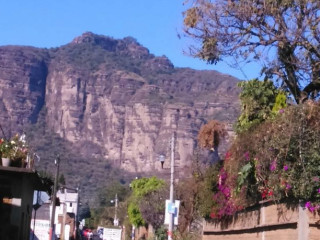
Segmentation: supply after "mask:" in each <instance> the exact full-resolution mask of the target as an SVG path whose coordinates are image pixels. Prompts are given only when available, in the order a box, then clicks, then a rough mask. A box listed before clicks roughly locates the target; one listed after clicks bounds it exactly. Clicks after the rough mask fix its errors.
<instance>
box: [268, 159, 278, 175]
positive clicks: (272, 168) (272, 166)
mask: <svg viewBox="0 0 320 240" xmlns="http://www.w3.org/2000/svg"><path fill="white" fill-rule="evenodd" d="M276 168H277V162H276V160H273V162H272V163H271V165H270V171H272V172H273V171H275V170H276Z"/></svg>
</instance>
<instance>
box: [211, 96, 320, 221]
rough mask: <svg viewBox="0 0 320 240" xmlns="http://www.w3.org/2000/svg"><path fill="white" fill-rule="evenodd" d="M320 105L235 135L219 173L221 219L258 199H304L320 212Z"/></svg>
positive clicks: (294, 109) (293, 109)
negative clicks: (235, 137)
mask: <svg viewBox="0 0 320 240" xmlns="http://www.w3.org/2000/svg"><path fill="white" fill-rule="evenodd" d="M319 118H320V104H319V103H315V102H307V103H305V104H300V105H295V106H290V107H287V108H285V109H283V110H282V111H281V114H278V115H277V116H276V117H274V118H273V119H269V120H266V121H265V122H264V123H261V124H260V125H259V126H257V127H256V128H255V129H254V130H251V131H246V132H244V133H242V134H239V135H238V136H237V139H236V140H235V142H234V143H233V145H232V147H231V148H230V151H229V152H228V153H227V155H226V159H225V161H224V166H223V168H222V170H221V171H220V174H219V180H218V185H219V189H218V191H217V193H216V194H215V195H214V202H215V204H216V205H217V207H216V208H213V211H212V214H211V216H212V217H218V218H221V217H223V216H225V215H232V214H233V213H234V212H235V211H237V210H239V209H241V208H243V207H246V206H248V205H251V204H254V203H257V202H258V201H260V200H264V199H270V200H275V201H278V200H287V201H296V202H297V201H299V200H304V201H305V202H306V207H307V208H308V209H309V210H310V211H314V210H317V209H320V179H319V176H320V168H319V163H320V152H319V149H320V138H319V135H320V122H319Z"/></svg>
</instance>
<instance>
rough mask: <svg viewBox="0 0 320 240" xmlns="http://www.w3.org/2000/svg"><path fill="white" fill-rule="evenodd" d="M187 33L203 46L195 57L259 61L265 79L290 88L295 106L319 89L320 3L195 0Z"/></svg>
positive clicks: (187, 17)
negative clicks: (270, 79) (271, 79)
mask: <svg viewBox="0 0 320 240" xmlns="http://www.w3.org/2000/svg"><path fill="white" fill-rule="evenodd" d="M192 2H193V4H192V6H191V7H190V8H189V9H188V10H187V11H186V12H185V15H184V16H185V18H184V25H185V32H186V34H187V35H188V36H191V37H193V38H195V39H197V40H200V46H197V45H194V46H193V47H191V53H192V54H193V55H194V56H196V57H200V58H202V59H204V60H206V61H208V62H209V63H216V62H218V61H220V60H223V58H225V57H230V56H231V57H234V59H235V61H236V63H238V61H244V62H251V61H257V62H259V63H261V64H262V65H263V66H262V67H263V68H262V72H261V73H262V74H265V76H266V78H273V79H274V80H276V81H278V82H279V84H280V85H281V86H282V87H284V88H286V89H287V90H288V91H289V92H290V93H291V94H292V96H293V98H294V99H295V101H296V102H297V103H300V102H303V101H304V100H306V99H314V98H316V97H317V96H318V94H319V89H320V78H319V77H320V75H319V74H320V61H319V59H320V47H319V46H320V1H318V0H192Z"/></svg>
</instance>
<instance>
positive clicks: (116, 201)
mask: <svg viewBox="0 0 320 240" xmlns="http://www.w3.org/2000/svg"><path fill="white" fill-rule="evenodd" d="M114 201H115V205H114V220H113V225H114V226H119V220H118V218H117V208H118V194H117V193H116V198H115V199H114Z"/></svg>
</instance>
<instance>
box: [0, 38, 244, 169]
mask: <svg viewBox="0 0 320 240" xmlns="http://www.w3.org/2000/svg"><path fill="white" fill-rule="evenodd" d="M0 68H1V71H0V121H1V125H2V127H3V128H4V130H5V131H6V132H7V134H8V135H10V134H13V133H14V132H16V131H20V130H21V129H23V126H24V124H26V123H36V122H37V120H38V116H39V114H40V112H41V110H45V111H44V112H45V122H46V126H47V127H48V128H50V129H51V130H52V131H54V132H55V133H58V134H59V136H60V137H62V138H64V139H66V140H68V141H69V142H70V144H73V146H74V148H75V149H77V151H78V152H79V153H82V154H86V155H90V156H94V157H97V158H102V159H104V160H105V161H109V162H112V163H113V164H115V165H116V166H119V167H120V168H122V169H124V170H127V171H129V172H157V171H159V170H160V168H161V165H160V162H159V161H158V157H159V155H161V154H163V155H166V158H167V160H166V161H165V166H164V167H165V168H168V167H169V156H170V148H169V144H170V139H171V135H172V133H173V132H176V140H175V160H176V165H177V167H180V168H184V167H185V166H188V165H190V162H191V159H192V154H193V151H194V149H195V147H196V145H197V141H196V137H197V134H198V130H199V129H200V127H201V125H203V124H204V123H206V122H207V121H208V120H211V119H216V120H220V121H225V122H226V123H227V124H228V130H229V131H230V133H232V131H231V125H232V123H233V122H234V120H235V118H236V116H237V115H238V112H239V101H238V93H239V90H238V89H237V87H236V84H237V82H238V80H237V79H235V78H233V77H231V76H228V75H223V74H220V73H218V72H216V71H197V70H193V69H189V68H175V67H174V66H173V64H172V63H171V62H170V61H169V59H168V58H166V57H165V56H161V57H157V56H154V55H152V54H150V53H149V50H148V49H146V48H145V47H143V46H141V45H140V44H139V43H138V42H137V41H136V40H135V39H133V38H130V37H128V38H124V39H121V40H116V39H113V38H110V37H105V36H101V35H95V34H92V33H85V34H83V35H82V36H79V37H77V38H75V39H74V40H73V41H72V42H71V43H69V44H67V45H64V46H61V47H58V48H52V49H38V48H32V47H19V46H5V47H1V48H0Z"/></svg>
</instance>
